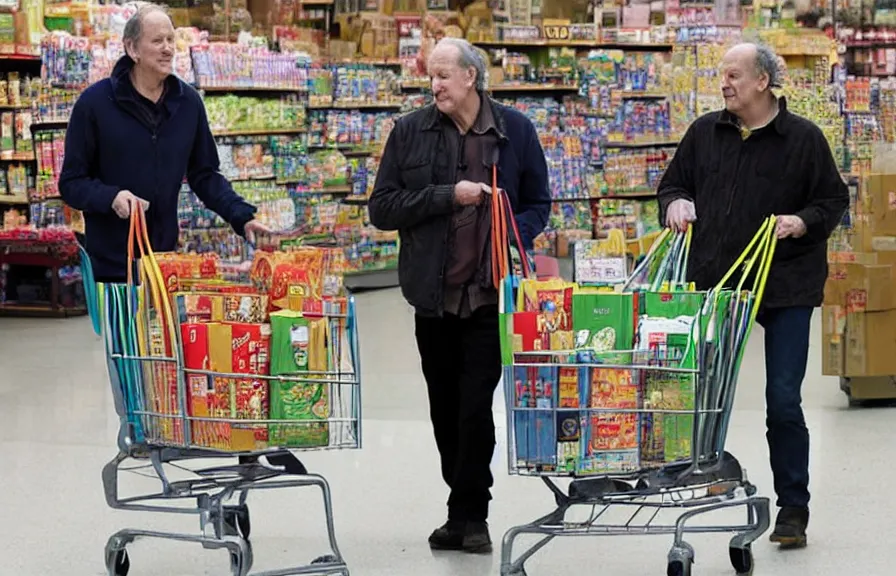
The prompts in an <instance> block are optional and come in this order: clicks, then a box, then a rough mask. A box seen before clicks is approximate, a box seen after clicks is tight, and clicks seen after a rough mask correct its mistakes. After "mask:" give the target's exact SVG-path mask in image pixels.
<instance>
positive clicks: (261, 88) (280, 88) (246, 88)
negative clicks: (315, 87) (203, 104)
mask: <svg viewBox="0 0 896 576" xmlns="http://www.w3.org/2000/svg"><path fill="white" fill-rule="evenodd" d="M198 89H199V90H202V91H203V92H206V93H211V92H307V91H308V89H307V88H306V87H304V86H199V87H198Z"/></svg>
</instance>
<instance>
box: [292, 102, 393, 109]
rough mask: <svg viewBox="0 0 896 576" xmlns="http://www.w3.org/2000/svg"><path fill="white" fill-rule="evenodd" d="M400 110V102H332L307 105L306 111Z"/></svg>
mask: <svg viewBox="0 0 896 576" xmlns="http://www.w3.org/2000/svg"><path fill="white" fill-rule="evenodd" d="M399 108H401V103H400V102H338V101H337V102H333V103H332V104H309V105H308V110H391V109H395V110H397V109H399Z"/></svg>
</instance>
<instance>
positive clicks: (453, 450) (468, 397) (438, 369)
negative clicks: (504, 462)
mask: <svg viewBox="0 0 896 576" xmlns="http://www.w3.org/2000/svg"><path fill="white" fill-rule="evenodd" d="M416 336H417V348H418V349H419V351H420V360H421V364H422V367H423V376H424V377H425V379H426V387H427V390H428V392H429V415H430V419H431V420H432V427H433V432H434V433H435V439H436V446H437V447H438V449H439V456H440V457H441V461H442V478H443V479H444V480H445V483H446V484H448V487H449V488H450V489H451V495H450V496H449V498H448V519H449V520H460V521H469V522H480V521H485V520H486V519H487V518H488V504H489V501H490V500H491V494H490V492H489V489H490V488H491V487H492V483H493V478H492V473H491V468H490V465H491V460H492V455H493V454H494V451H495V422H494V417H493V415H492V399H493V397H494V393H495V388H496V387H497V385H498V381H499V380H500V379H501V344H500V339H499V334H498V308H497V306H483V307H481V308H479V309H478V310H476V311H475V312H474V313H473V315H472V316H471V317H469V318H464V319H461V318H459V317H457V316H452V315H447V314H446V315H445V316H443V317H442V318H429V317H423V316H419V315H418V316H417V317H416Z"/></svg>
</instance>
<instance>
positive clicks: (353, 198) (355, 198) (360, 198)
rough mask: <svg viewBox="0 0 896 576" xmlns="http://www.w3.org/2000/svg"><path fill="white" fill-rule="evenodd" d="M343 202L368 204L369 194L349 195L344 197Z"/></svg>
mask: <svg viewBox="0 0 896 576" xmlns="http://www.w3.org/2000/svg"><path fill="white" fill-rule="evenodd" d="M342 203H343V204H353V205H355V206H367V196H348V197H347V198H343V199H342Z"/></svg>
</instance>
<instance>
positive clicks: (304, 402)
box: [270, 310, 330, 447]
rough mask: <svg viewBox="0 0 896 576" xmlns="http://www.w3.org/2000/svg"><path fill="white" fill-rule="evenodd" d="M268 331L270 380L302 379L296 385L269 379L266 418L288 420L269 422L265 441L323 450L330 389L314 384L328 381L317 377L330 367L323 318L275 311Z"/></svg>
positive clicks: (326, 332)
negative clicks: (317, 447) (284, 378)
mask: <svg viewBox="0 0 896 576" xmlns="http://www.w3.org/2000/svg"><path fill="white" fill-rule="evenodd" d="M271 333H272V338H271V339H272V357H271V376H295V377H303V378H305V379H306V380H305V381H302V382H294V381H278V380H272V381H271V419H272V420H290V421H291V422H290V423H288V424H287V423H284V424H271V426H270V430H271V434H270V435H271V442H272V443H273V444H276V445H278V446H287V447H313V446H326V445H327V444H328V443H329V425H328V423H327V421H326V420H327V418H329V416H330V394H329V391H330V390H329V389H330V385H329V384H328V383H325V382H320V383H318V382H315V381H314V380H316V379H321V380H326V379H328V378H330V377H329V376H325V375H321V374H319V373H320V372H327V371H328V366H329V365H330V361H329V358H328V355H329V354H328V349H327V338H328V323H327V320H326V319H324V318H317V319H315V318H306V317H304V316H303V315H302V314H301V313H300V312H295V311H292V310H281V311H278V312H273V313H271ZM309 372H312V373H314V372H316V373H318V374H309ZM303 421H307V423H306V422H303Z"/></svg>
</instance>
